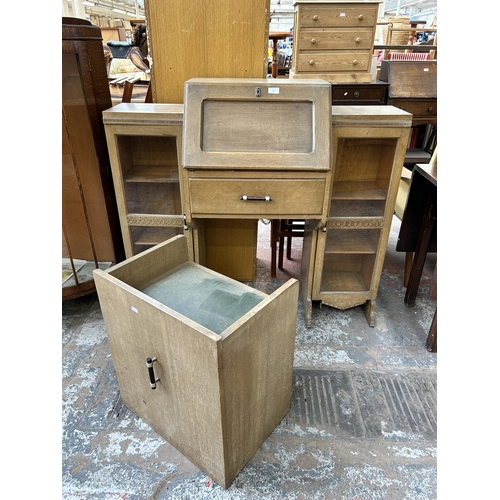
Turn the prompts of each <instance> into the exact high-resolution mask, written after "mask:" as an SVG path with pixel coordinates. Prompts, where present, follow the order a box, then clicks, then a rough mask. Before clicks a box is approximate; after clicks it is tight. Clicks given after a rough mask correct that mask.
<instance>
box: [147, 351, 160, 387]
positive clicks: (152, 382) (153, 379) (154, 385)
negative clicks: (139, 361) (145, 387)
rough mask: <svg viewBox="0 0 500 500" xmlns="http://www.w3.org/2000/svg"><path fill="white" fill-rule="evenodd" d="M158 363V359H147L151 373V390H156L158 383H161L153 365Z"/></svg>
mask: <svg viewBox="0 0 500 500" xmlns="http://www.w3.org/2000/svg"><path fill="white" fill-rule="evenodd" d="M155 361H156V358H147V359H146V366H147V367H148V373H149V387H151V389H156V382H159V381H160V379H159V378H156V376H155V369H154V368H153V363H154V362H155Z"/></svg>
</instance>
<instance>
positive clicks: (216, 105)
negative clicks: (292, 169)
mask: <svg viewBox="0 0 500 500" xmlns="http://www.w3.org/2000/svg"><path fill="white" fill-rule="evenodd" d="M202 116H203V131H202V137H201V139H202V141H201V145H200V147H201V150H202V151H205V152H226V153H228V152H231V153H234V152H240V153H250V152H252V153H276V152H277V151H282V152H285V151H286V152H288V153H304V154H307V153H312V152H313V139H314V136H313V134H314V127H313V118H314V109H313V103H312V102H311V101H309V102H295V101H288V102H280V101H274V102H273V101H251V102H245V101H234V100H227V101H224V100H208V99H207V100H205V101H204V102H203V109H202ZM257 123H259V126H258V127H256V126H255V125H256V124H257Z"/></svg>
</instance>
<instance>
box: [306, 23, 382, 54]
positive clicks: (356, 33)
mask: <svg viewBox="0 0 500 500" xmlns="http://www.w3.org/2000/svg"><path fill="white" fill-rule="evenodd" d="M372 39H373V30H372V29H371V28H360V29H354V28H345V29H343V28H341V29H335V30H314V29H307V30H302V31H301V33H300V35H299V40H298V41H299V46H300V48H301V50H362V49H365V50H370V49H371V47H372V42H373V40H372Z"/></svg>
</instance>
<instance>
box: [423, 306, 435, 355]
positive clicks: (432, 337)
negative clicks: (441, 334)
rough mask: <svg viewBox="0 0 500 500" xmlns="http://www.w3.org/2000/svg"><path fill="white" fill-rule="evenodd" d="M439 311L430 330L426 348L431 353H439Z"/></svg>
mask: <svg viewBox="0 0 500 500" xmlns="http://www.w3.org/2000/svg"><path fill="white" fill-rule="evenodd" d="M437 315H438V312H437V309H436V312H435V313H434V317H433V318H432V323H431V327H430V328H429V334H428V335H427V342H426V344H425V346H426V347H427V350H428V351H429V352H437V336H438V334H437Z"/></svg>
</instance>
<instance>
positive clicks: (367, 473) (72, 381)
mask: <svg viewBox="0 0 500 500" xmlns="http://www.w3.org/2000/svg"><path fill="white" fill-rule="evenodd" d="M399 225H400V222H399V220H398V219H397V218H394V220H393V224H392V230H391V236H390V241H389V246H388V251H387V255H386V259H385V264H384V270H383V273H382V278H381V282H380V288H379V294H378V298H377V312H376V325H375V327H374V328H371V327H369V326H368V324H367V322H366V319H365V316H364V313H363V310H362V308H361V307H355V308H352V309H349V310H346V311H339V310H336V309H333V308H330V307H327V306H323V307H320V306H319V305H315V306H314V309H313V326H312V328H306V326H305V323H304V316H303V309H302V304H301V303H300V301H299V313H298V318H297V335H296V350H295V358H294V378H293V395H292V404H291V410H290V411H289V413H288V414H287V416H286V417H285V418H284V419H283V420H282V421H281V423H280V424H279V425H278V426H277V427H276V429H275V430H274V431H273V432H272V434H271V435H270V436H269V437H268V439H266V441H265V442H264V443H263V444H262V446H261V447H260V448H259V450H258V451H257V452H256V453H255V455H254V456H253V457H252V458H251V459H250V461H249V462H248V463H247V465H246V466H245V467H244V468H243V469H242V470H241V472H240V473H239V474H238V476H237V477H236V479H235V480H234V482H233V483H232V485H231V486H230V487H229V488H228V489H227V490H224V489H222V488H221V487H220V486H219V485H217V484H212V483H211V481H210V478H207V477H206V475H205V474H204V473H203V472H201V471H200V470H199V469H198V468H197V467H195V466H194V465H193V464H192V463H191V462H190V461H189V460H187V459H186V458H185V457H183V456H182V454H181V453H179V452H178V451H177V450H175V449H174V448H173V447H172V446H171V445H170V444H169V443H167V442H165V441H164V440H163V439H162V438H161V437H160V436H159V435H158V434H157V433H155V432H154V431H153V430H152V429H151V428H150V427H149V426H147V425H146V424H145V423H143V422H142V421H141V420H140V419H139V418H137V417H136V416H135V415H134V414H132V412H131V411H130V410H128V409H127V408H126V407H124V406H123V404H122V402H121V399H120V396H119V390H118V384H117V381H116V377H115V372H114V366H113V361H112V359H111V354H110V352H109V346H108V342H107V337H106V331H105V328H104V323H103V320H102V316H101V311H100V308H99V302H98V300H97V296H96V294H93V295H90V296H86V297H83V298H80V299H76V300H73V301H68V302H64V303H63V306H62V310H63V318H62V320H63V335H62V356H63V359H62V367H63V368H62V396H63V406H62V408H63V412H62V416H63V441H62V443H63V449H62V453H63V459H62V491H63V496H62V498H63V500H76V499H82V498H84V499H96V500H97V499H99V500H115V499H126V500H139V499H205V498H210V499H212V498H213V499H231V500H234V499H253V498H256V499H257V498H259V499H260V498H268V499H283V498H286V499H293V500H299V499H318V500H319V499H336V500H337V499H349V500H365V499H366V500H373V499H390V500H398V499H407V500H424V499H425V500H427V499H434V498H437V376H436V375H437V354H435V353H430V352H428V351H427V350H426V348H425V342H426V337H427V332H428V330H429V327H430V324H431V321H432V317H433V314H434V310H435V308H436V302H435V300H432V299H431V298H430V294H429V292H430V289H431V285H432V279H433V275H434V268H435V263H436V255H432V254H431V255H429V256H428V258H427V262H426V267H425V269H424V274H423V277H422V280H421V284H420V288H419V293H418V296H417V301H416V305H415V306H414V307H412V308H409V307H406V306H405V305H404V300H403V299H404V293H405V288H404V287H403V284H402V280H403V269H404V254H401V253H398V252H395V245H396V240H397V234H398V232H399ZM301 245H302V242H301V240H300V239H296V240H294V245H293V250H292V258H293V260H292V261H286V260H285V271H284V272H281V271H279V270H278V273H277V277H276V278H275V279H272V278H271V277H270V272H269V255H270V250H269V226H266V225H264V224H262V223H259V245H258V264H257V280H256V282H255V283H253V286H255V287H256V288H259V289H261V290H262V291H264V292H266V293H270V292H272V291H273V290H274V289H276V288H277V287H278V286H279V285H280V284H281V283H282V282H284V281H286V280H287V279H289V278H290V277H295V278H299V274H300V272H299V269H300V254H301Z"/></svg>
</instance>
